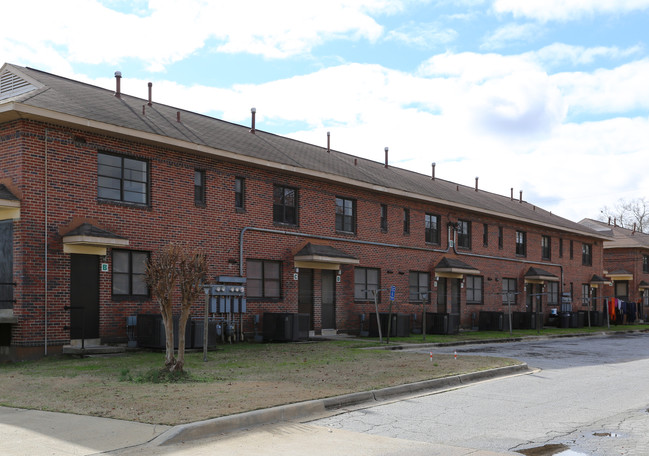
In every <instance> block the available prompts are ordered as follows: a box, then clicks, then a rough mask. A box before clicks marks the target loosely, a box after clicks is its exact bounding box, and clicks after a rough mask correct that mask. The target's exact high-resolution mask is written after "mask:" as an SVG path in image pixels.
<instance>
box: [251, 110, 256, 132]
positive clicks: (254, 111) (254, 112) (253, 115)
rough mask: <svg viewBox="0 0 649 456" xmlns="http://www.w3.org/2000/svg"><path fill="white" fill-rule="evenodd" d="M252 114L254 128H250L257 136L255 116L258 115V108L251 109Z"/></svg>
mask: <svg viewBox="0 0 649 456" xmlns="http://www.w3.org/2000/svg"><path fill="white" fill-rule="evenodd" d="M250 113H251V114H252V127H251V128H250V133H252V134H253V135H254V134H255V115H256V114H257V108H251V109H250Z"/></svg>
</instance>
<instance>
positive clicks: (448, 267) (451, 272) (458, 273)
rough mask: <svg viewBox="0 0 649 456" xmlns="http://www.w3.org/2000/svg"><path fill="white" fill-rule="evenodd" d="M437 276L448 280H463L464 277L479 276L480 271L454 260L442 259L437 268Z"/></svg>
mask: <svg viewBox="0 0 649 456" xmlns="http://www.w3.org/2000/svg"><path fill="white" fill-rule="evenodd" d="M434 272H435V276H436V277H444V278H447V279H461V278H463V277H464V275H465V274H466V275H478V274H480V270H479V269H476V268H474V267H473V266H470V265H468V264H466V263H465V262H463V261H460V260H457V259H454V258H446V257H444V258H442V260H441V261H440V262H439V263H437V266H435V271H434Z"/></svg>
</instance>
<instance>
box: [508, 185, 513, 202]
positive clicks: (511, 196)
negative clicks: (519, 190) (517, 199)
mask: <svg viewBox="0 0 649 456" xmlns="http://www.w3.org/2000/svg"><path fill="white" fill-rule="evenodd" d="M509 199H510V201H514V187H512V188H511V194H510V196H509Z"/></svg>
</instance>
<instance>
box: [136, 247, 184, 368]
mask: <svg viewBox="0 0 649 456" xmlns="http://www.w3.org/2000/svg"><path fill="white" fill-rule="evenodd" d="M179 257H180V248H179V247H178V246H177V245H174V244H169V245H167V246H166V247H165V248H164V249H162V251H161V252H160V253H158V254H156V255H155V256H153V257H152V258H150V259H149V261H148V262H147V265H146V275H145V281H146V284H147V285H148V286H149V287H150V288H151V292H152V293H153V295H154V296H155V297H156V299H157V300H158V304H160V313H161V314H162V322H163V324H164V328H165V335H166V354H165V367H166V368H167V369H168V370H169V371H173V370H175V366H176V358H175V357H174V322H173V291H174V288H175V286H176V281H177V280H178V259H179Z"/></svg>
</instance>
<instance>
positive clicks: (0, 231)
mask: <svg viewBox="0 0 649 456" xmlns="http://www.w3.org/2000/svg"><path fill="white" fill-rule="evenodd" d="M13 257H14V241H13V222H12V221H11V220H9V221H4V222H0V309H13V300H14V287H13V281H14V267H13Z"/></svg>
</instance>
